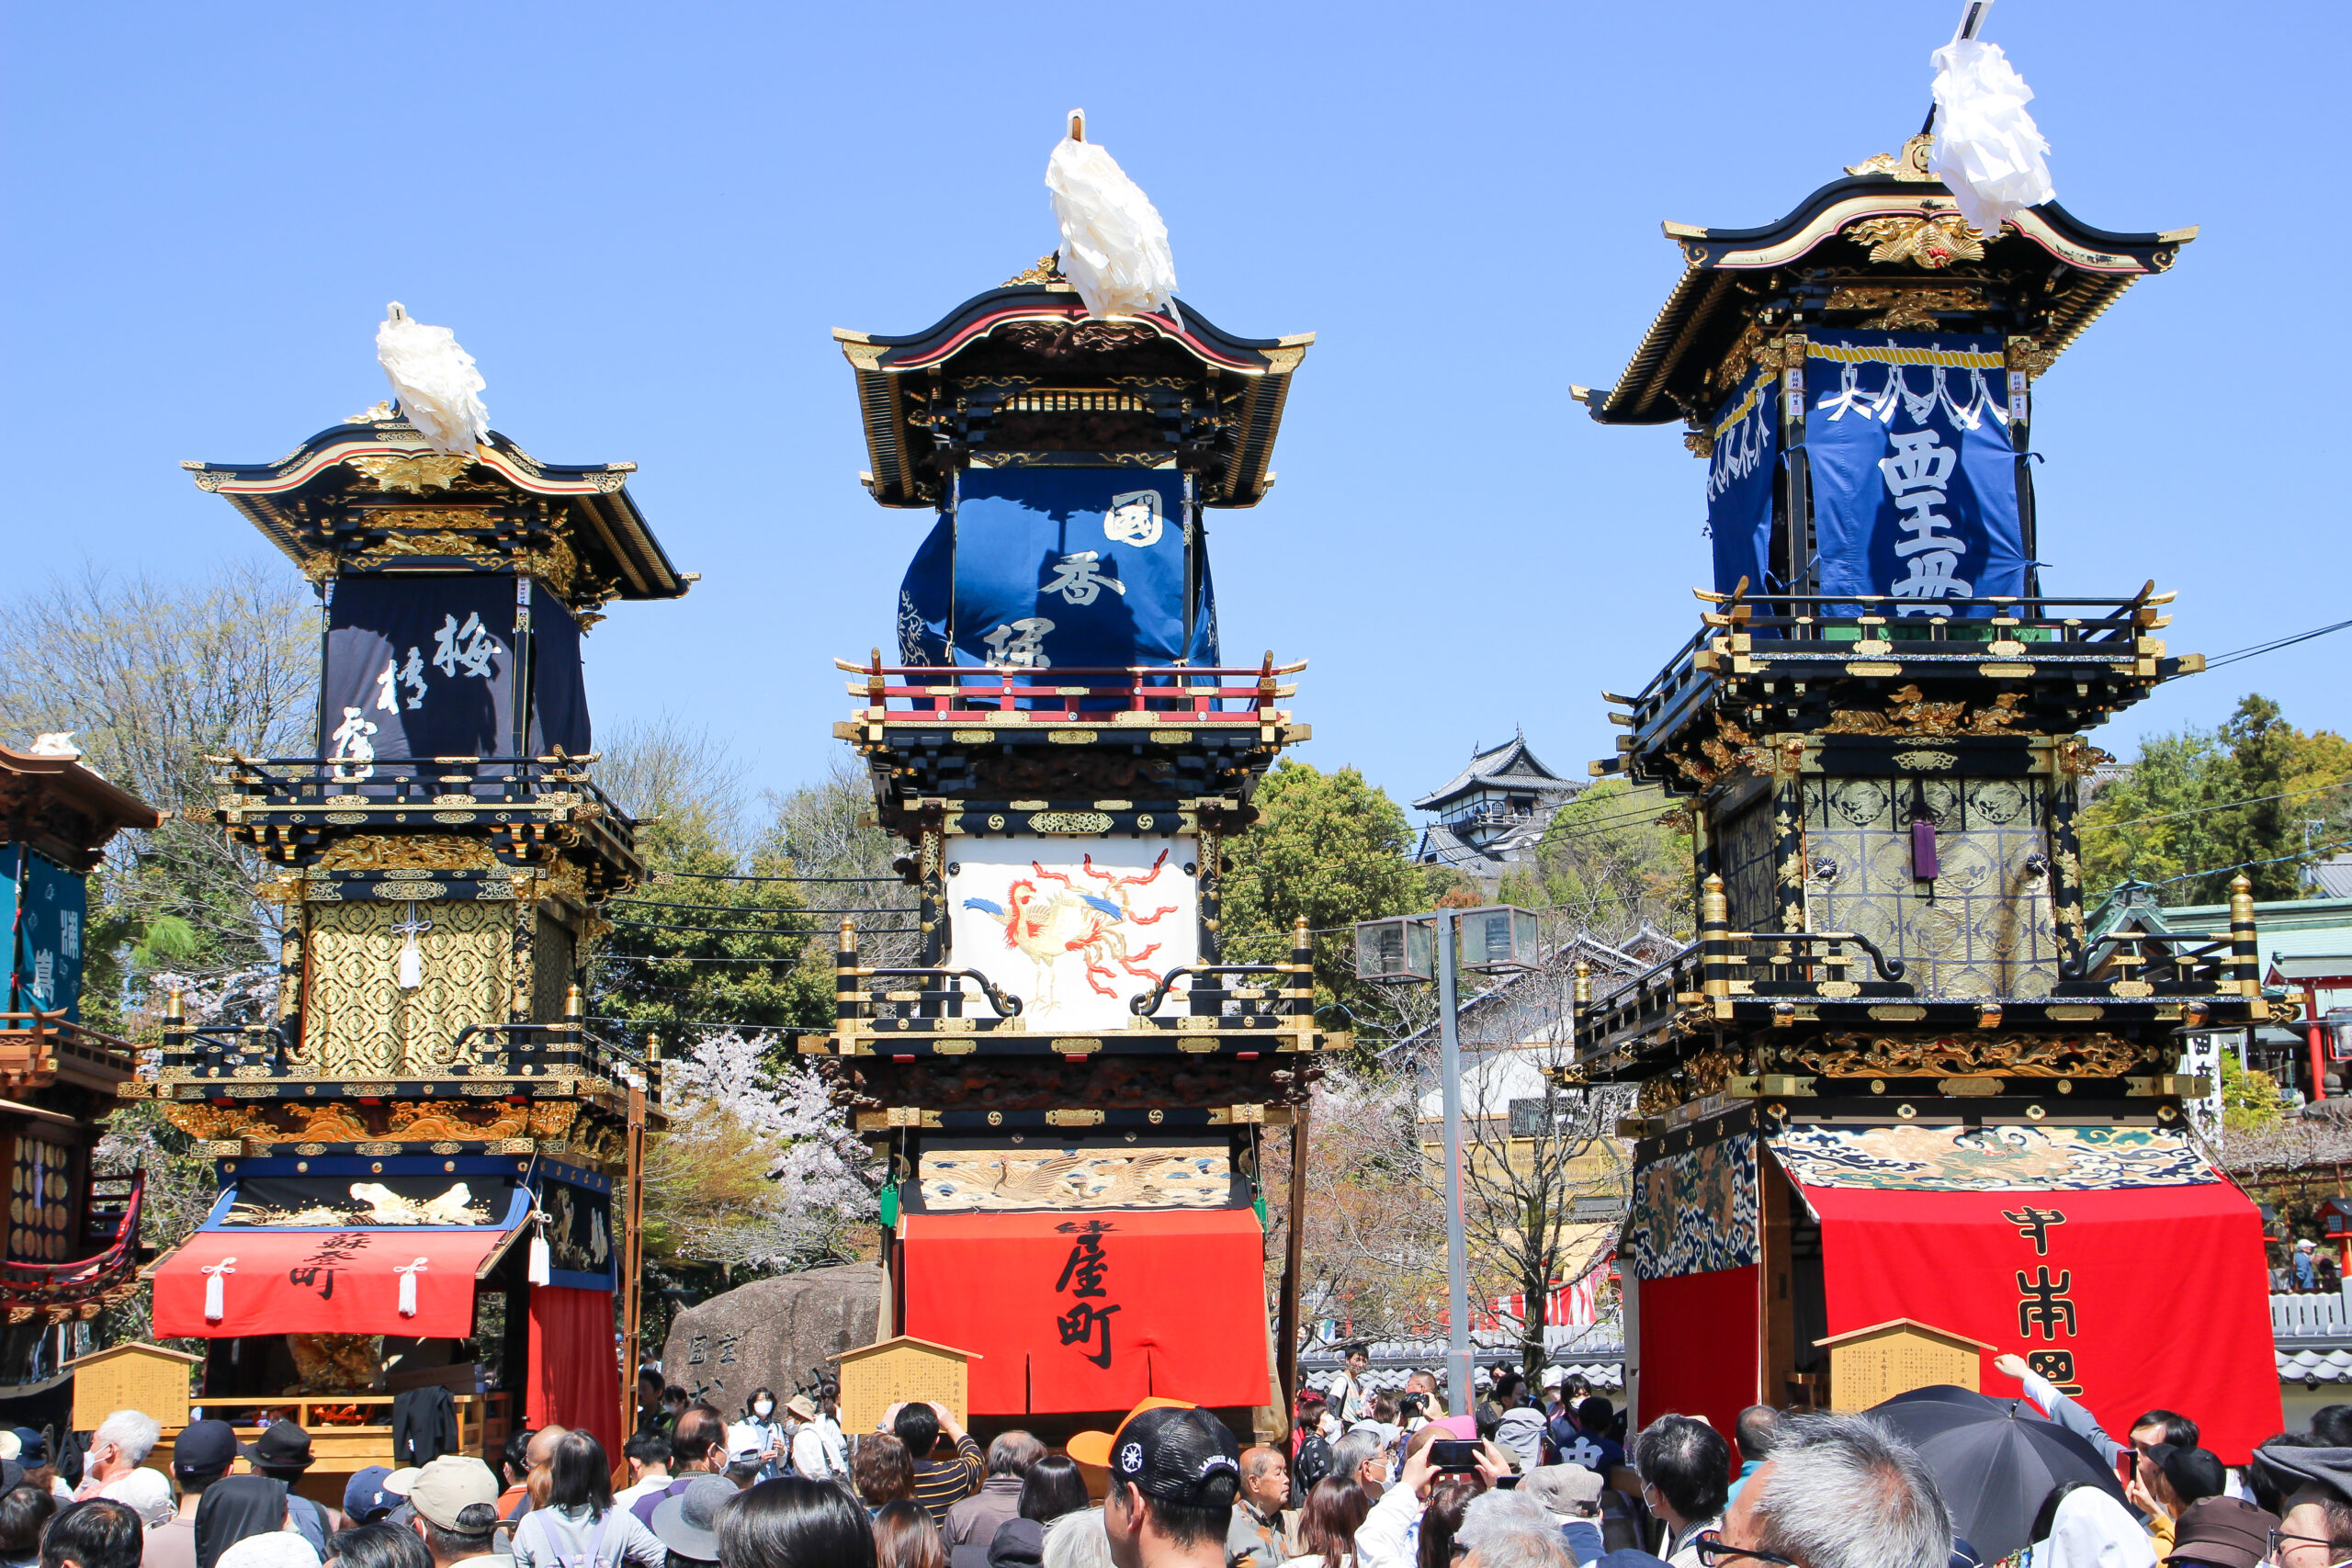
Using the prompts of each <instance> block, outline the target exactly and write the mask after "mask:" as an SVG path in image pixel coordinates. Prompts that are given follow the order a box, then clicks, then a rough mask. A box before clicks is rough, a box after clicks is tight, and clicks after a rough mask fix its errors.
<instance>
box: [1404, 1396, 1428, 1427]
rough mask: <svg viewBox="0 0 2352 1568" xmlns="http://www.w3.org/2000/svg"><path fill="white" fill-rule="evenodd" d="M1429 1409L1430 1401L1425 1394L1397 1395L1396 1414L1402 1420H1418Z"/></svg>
mask: <svg viewBox="0 0 2352 1568" xmlns="http://www.w3.org/2000/svg"><path fill="white" fill-rule="evenodd" d="M1429 1411H1430V1402H1429V1400H1428V1398H1427V1397H1426V1396H1424V1395H1421V1394H1418V1393H1400V1394H1398V1395H1397V1417H1398V1419H1400V1420H1405V1421H1418V1420H1419V1419H1420V1418H1421V1417H1422V1416H1426V1415H1428V1414H1429Z"/></svg>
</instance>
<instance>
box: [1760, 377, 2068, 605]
mask: <svg viewBox="0 0 2352 1568" xmlns="http://www.w3.org/2000/svg"><path fill="white" fill-rule="evenodd" d="M2003 365H2004V362H2003V358H2002V345H2001V340H2000V339H1998V338H1994V337H1969V336H1952V335H1948V334H1943V333H1860V332H1849V333H1836V332H1828V333H1821V334H1820V335H1819V336H1817V337H1815V338H1813V339H1811V340H1810V341H1808V343H1807V344H1806V345H1805V366H1804V375H1805V387H1804V398H1805V425H1804V442H1805V454H1806V462H1807V464H1808V468H1809V470H1810V474H1811V486H1812V495H1813V528H1814V541H1815V549H1816V550H1817V551H1818V569H1819V582H1820V591H1821V592H1823V593H1826V594H1838V593H1872V594H1890V595H1893V596H1894V598H1895V599H1896V600H1897V601H1898V603H1897V604H1894V606H1893V607H1892V608H1893V610H1894V614H1895V615H1935V614H1952V613H1956V612H1951V611H1945V610H1939V608H1938V602H1939V601H1942V600H1950V599H1968V598H1985V597H1991V596H1996V595H2006V594H2021V593H2023V592H2025V587H2026V572H2027V567H2028V564H2029V563H2028V561H2027V558H2026V552H2025V543H2024V538H2023V536H2022V533H2021V531H2020V525H2019V519H2018V483H2017V454H2016V453H2015V452H2014V451H2013V450H2012V448H2011V446H2010V441H2009V405H2008V402H2007V390H2006V389H2007V372H2006V371H2005V369H2004V367H2003ZM1720 548H1721V546H1720V545H1719V546H1718V549H1719V550H1720ZM1720 559H1721V557H1720V555H1719V556H1718V560H1719V561H1720ZM1720 570H1721V569H1720V566H1719V568H1718V575H1719V576H1720ZM1967 613H1969V614H1974V615H1990V614H1992V607H1991V606H1989V605H1988V606H1981V607H1979V608H1977V609H1975V610H1973V611H1971V612H1967Z"/></svg>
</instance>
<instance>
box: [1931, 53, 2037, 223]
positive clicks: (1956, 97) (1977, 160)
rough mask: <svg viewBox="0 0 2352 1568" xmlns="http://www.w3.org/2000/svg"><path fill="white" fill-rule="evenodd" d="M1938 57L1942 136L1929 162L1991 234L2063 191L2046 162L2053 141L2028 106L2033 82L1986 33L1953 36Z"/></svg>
mask: <svg viewBox="0 0 2352 1568" xmlns="http://www.w3.org/2000/svg"><path fill="white" fill-rule="evenodd" d="M1933 59H1934V62H1935V67H1936V86H1935V93H1936V141H1935V146H1934V147H1933V148H1932V149H1931V150H1930V151H1929V152H1928V169H1929V170H1931V171H1932V172H1933V173H1934V174H1935V176H1936V177H1937V178H1938V179H1939V180H1941V181H1943V182H1944V184H1945V186H1947V187H1949V188H1950V190H1951V196H1952V200H1953V202H1954V203H1956V204H1957V205H1958V206H1959V208H1960V213H1961V216H1962V217H1963V218H1965V219H1967V220H1968V221H1969V222H1970V223H1971V224H1973V225H1974V226H1975V228H1976V230H1977V231H1978V232H1980V233H1982V234H1984V235H1985V237H1986V238H1987V239H1990V238H1992V237H1993V236H1994V235H1996V234H1998V233H1999V232H2000V231H2001V225H2002V224H2004V223H2006V222H2007V221H2008V220H2009V219H2010V218H2011V217H2012V216H2013V215H2014V214H2016V213H2017V212H2018V210H2019V209H2022V208H2028V207H2033V206H2037V205H2039V204H2040V203H2041V202H2045V201H2048V200H2050V199H2051V198H2052V197H2054V196H2056V195H2057V194H2058V193H2057V191H2056V190H2055V188H2053V187H2052V185H2051V183H2050V165H2049V164H2046V163H2044V162H2043V161H2042V154H2044V153H2046V152H2049V151H2050V143H2049V142H2047V141H2043V140H2042V139H2041V130H2040V129H2039V128H2038V127H2036V126H2035V124H2034V123H2033V116H2031V115H2030V114H2028V113H2027V112H2026V107H2025V106H2026V104H2027V103H2028V101H2030V99H2031V98H2032V97H2033V89H2032V88H2030V87H2029V86H2027V85H2025V78H2024V77H2022V76H2020V75H2018V73H2017V69H2016V67H2014V66H2012V65H2011V64H2010V63H2009V62H2008V57H2007V56H2006V55H2004V54H2003V53H2002V52H2001V46H2000V45H1999V44H1996V43H1986V42H1985V40H1984V39H1973V38H1964V39H1952V41H1951V42H1950V43H1948V44H1946V45H1944V47H1943V48H1941V49H1939V50H1938V51H1936V52H1935V54H1934V56H1933Z"/></svg>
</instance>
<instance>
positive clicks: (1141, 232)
mask: <svg viewBox="0 0 2352 1568" xmlns="http://www.w3.org/2000/svg"><path fill="white" fill-rule="evenodd" d="M1046 189H1048V190H1050V191H1052V192H1053V193H1054V220H1055V221H1056V222H1057V223H1058V224H1060V225H1061V231H1062V247H1061V256H1062V276H1064V277H1067V278H1069V281H1070V284H1071V286H1072V287H1073V288H1076V289H1077V290H1078V297H1079V298H1080V299H1082V300H1084V301H1085V302H1086V313H1087V314H1088V315H1090V316H1140V315H1142V314H1144V313H1145V312H1147V311H1149V310H1167V311H1169V312H1170V314H1173V313H1174V311H1175V309H1176V262H1175V259H1174V258H1173V257H1172V256H1170V254H1169V252H1168V225H1167V224H1165V223H1163V222H1161V221H1160V220H1159V210H1158V209H1156V208H1154V207H1153V206H1152V205H1151V198H1150V197H1148V196H1146V195H1144V193H1143V191H1142V190H1141V188H1139V187H1138V186H1136V182H1135V181H1133V180H1131V179H1129V178H1127V175H1126V171H1125V170H1124V169H1122V168H1120V167H1119V165H1118V162H1117V160H1115V159H1114V158H1113V157H1112V156H1111V154H1110V153H1108V152H1104V151H1103V149H1102V148H1101V147H1100V146H1098V145H1096V144H1095V143H1093V142H1091V141H1079V140H1078V139H1077V138H1076V137H1069V138H1065V139H1064V140H1063V141H1060V142H1058V143H1057V144H1056V145H1055V147H1054V152H1053V156H1052V157H1050V158H1048V159H1047V160H1046Z"/></svg>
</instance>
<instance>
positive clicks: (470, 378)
mask: <svg viewBox="0 0 2352 1568" xmlns="http://www.w3.org/2000/svg"><path fill="white" fill-rule="evenodd" d="M384 309H385V316H384V321H383V324H382V325H380V326H379V327H378V328H377V329H376V362H377V363H378V364H379V365H381V366H382V367H384V377H385V379H387V380H389V381H390V382H391V384H392V395H393V396H394V397H396V398H398V399H399V400H400V404H401V416H402V417H403V418H405V419H406V420H407V421H408V422H409V423H411V424H413V425H414V426H416V428H417V429H418V430H419V431H420V432H422V433H423V434H424V438H425V440H426V441H428V442H430V443H431V444H432V445H433V446H434V447H435V448H436V449H437V450H439V451H443V452H458V453H464V454H466V455H469V456H470V455H471V454H472V452H473V450H474V447H475V446H477V445H479V444H480V443H481V441H482V439H483V438H484V437H486V436H488V435H489V434H490V411H489V410H488V409H485V408H484V407H482V404H481V399H480V398H479V397H477V396H475V394H476V393H477V392H480V391H481V389H482V388H483V387H484V386H485V385H486V384H487V383H485V382H484V381H483V380H482V378H481V371H480V370H477V369H475V368H474V356H473V355H470V354H468V353H467V352H466V351H465V350H464V349H462V348H459V347H458V338H457V334H456V333H452V332H451V331H450V330H449V329H448V328H447V327H428V326H426V325H425V324H424V322H423V321H417V320H416V319H414V318H413V317H412V316H411V315H410V314H409V313H408V311H407V310H405V309H404V308H402V306H401V302H400V301H399V300H397V299H395V300H393V301H392V302H391V303H390V305H387V306H386V307H385V308H384Z"/></svg>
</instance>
